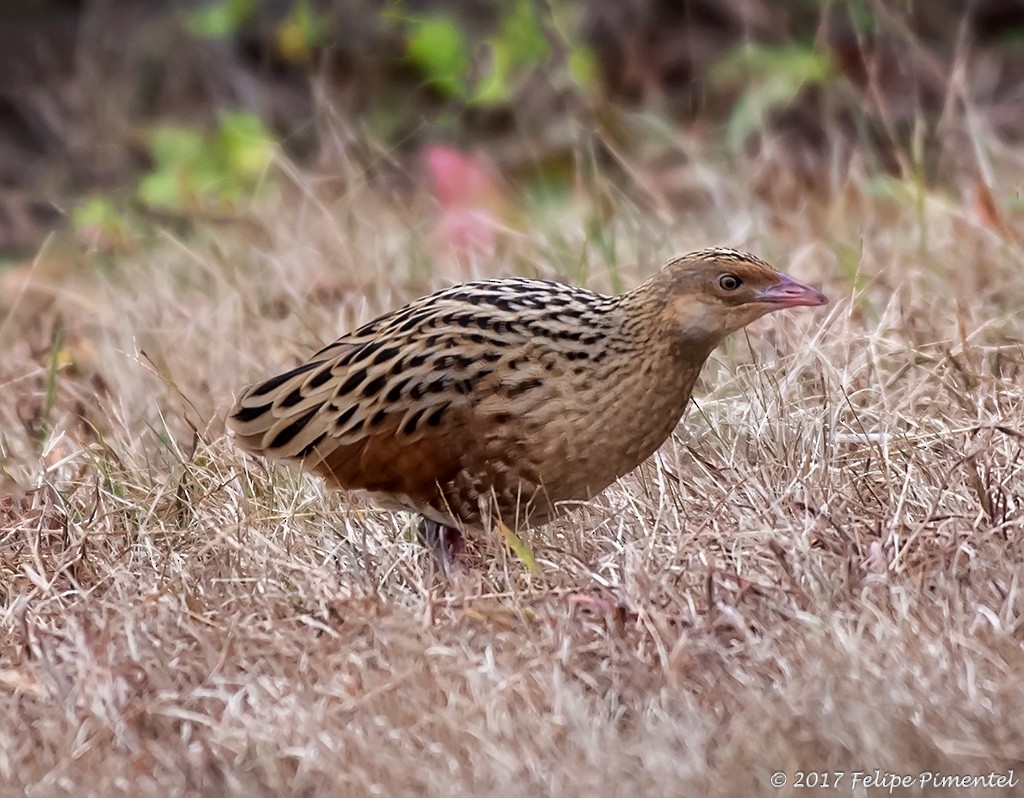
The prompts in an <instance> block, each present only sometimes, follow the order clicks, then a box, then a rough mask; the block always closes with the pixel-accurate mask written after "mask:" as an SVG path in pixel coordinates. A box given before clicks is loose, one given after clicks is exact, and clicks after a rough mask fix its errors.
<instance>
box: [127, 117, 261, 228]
mask: <svg viewBox="0 0 1024 798" xmlns="http://www.w3.org/2000/svg"><path fill="white" fill-rule="evenodd" d="M149 142H150V151H151V154H152V157H153V169H152V170H151V171H150V172H149V173H148V174H146V175H144V176H143V177H142V179H141V180H140V182H139V186H138V192H137V197H138V199H139V201H140V202H142V203H143V204H144V205H146V206H148V207H151V208H159V209H164V210H172V211H211V210H216V211H231V210H235V209H236V208H237V207H238V206H239V205H240V203H242V202H243V201H244V200H245V199H246V198H247V197H250V196H251V195H252V193H253V192H254V191H255V189H256V187H257V185H258V184H259V182H260V180H261V179H262V178H263V176H264V174H265V173H266V170H267V167H268V166H269V165H270V161H271V158H272V156H273V150H274V141H273V138H272V137H271V135H270V133H269V132H268V131H267V129H266V127H265V126H264V125H263V122H262V120H260V119H259V117H257V116H255V115H254V114H250V113H244V112H239V111H226V112H222V113H221V116H220V122H219V124H218V126H217V127H216V129H214V130H213V131H210V132H204V131H201V130H197V129H195V128H190V127H183V126H180V125H161V126H157V127H155V128H154V129H153V130H152V131H151V133H150V136H149Z"/></svg>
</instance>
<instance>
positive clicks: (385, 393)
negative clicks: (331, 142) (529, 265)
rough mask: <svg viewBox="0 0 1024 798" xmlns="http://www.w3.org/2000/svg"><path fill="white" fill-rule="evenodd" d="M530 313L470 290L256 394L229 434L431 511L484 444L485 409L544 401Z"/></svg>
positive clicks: (242, 406)
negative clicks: (504, 401)
mask: <svg viewBox="0 0 1024 798" xmlns="http://www.w3.org/2000/svg"><path fill="white" fill-rule="evenodd" d="M487 285H488V286H490V284H487ZM543 285H547V284H543ZM478 293H479V292H478ZM484 295H485V296H486V292H484ZM498 295H499V294H498V293H496V294H495V296H498ZM466 297H471V300H472V301H470V300H469V299H467V298H466ZM522 310H523V309H522V308H521V307H517V306H516V305H515V304H514V303H512V304H510V303H507V302H503V304H502V305H501V306H495V305H492V304H488V303H486V302H481V301H480V300H479V296H478V294H476V293H474V294H467V293H466V290H465V288H463V290H462V291H461V293H459V294H454V293H453V292H452V291H449V292H448V295H445V294H439V295H433V296H431V297H427V298H425V299H424V300H420V301H419V302H415V303H412V304H411V305H408V306H406V307H405V308H402V309H401V310H399V311H396V312H395V313H392V314H389V315H388V316H384V317H381V318H380V319H377V320H375V321H373V322H370V323H369V324H367V325H365V326H364V327H362V328H360V329H359V330H357V331H355V332H354V333H352V334H350V335H348V336H344V337H342V338H341V339H339V340H338V341H336V342H335V343H333V344H331V345H330V346H328V347H326V348H324V349H323V350H321V351H320V352H318V353H317V354H316V355H314V356H313V357H312V359H311V360H310V361H309V362H308V363H305V364H304V365H301V366H299V367H298V368H295V369H293V370H291V371H289V372H286V373H284V374H281V375H278V376H276V377H272V378H271V379H268V380H266V381H264V382H261V383H257V384H256V385H253V386H251V387H249V388H248V389H246V390H245V391H244V392H243V394H242V396H241V397H240V398H239V400H238V402H237V403H236V405H235V407H234V408H233V409H232V411H231V414H230V416H229V419H228V425H229V427H230V428H231V429H232V430H233V431H234V434H235V437H236V440H237V441H238V443H239V444H240V445H241V446H242V447H243V448H245V449H248V450H250V451H253V452H256V453H258V454H261V455H263V456H265V457H268V458H270V459H285V460H293V461H299V462H300V463H301V465H302V466H303V467H304V468H307V469H309V470H313V471H316V472H318V473H321V474H322V475H324V476H326V477H328V478H329V479H330V480H332V481H334V482H336V483H337V484H339V485H340V486H342V487H345V488H350V489H364V490H371V491H377V492H382V493H392V494H402V495H407V496H410V497H412V498H413V499H414V500H415V501H428V500H430V499H431V498H432V497H436V495H437V486H438V485H439V484H442V485H443V484H445V483H447V482H449V481H450V480H451V479H453V478H454V477H455V475H456V474H457V473H458V472H459V470H460V468H462V467H463V464H464V461H465V459H466V457H467V456H469V455H471V454H472V453H473V451H472V450H473V449H474V447H476V448H477V449H479V448H480V446H482V443H481V441H482V439H483V438H484V437H485V436H486V427H487V426H488V425H489V424H490V423H491V420H489V419H487V418H481V413H480V408H481V407H482V406H484V405H486V406H487V407H489V408H490V407H496V406H500V404H501V403H500V402H495V401H494V397H495V394H497V393H508V395H509V399H510V405H511V406H512V407H513V408H515V407H516V406H517V405H520V404H521V403H522V401H523V400H524V399H525V398H526V397H524V393H527V392H531V393H543V391H538V390H537V389H538V387H540V385H541V380H540V378H539V376H538V369H539V368H540V366H539V364H536V363H532V362H529V358H528V357H526V358H524V354H523V353H524V352H526V351H528V350H529V349H531V347H535V346H536V345H537V341H536V330H535V329H532V326H531V324H529V323H528V318H526V316H524V314H523V312H522ZM527 310H528V311H529V310H530V309H529V308H528V309H527ZM528 315H529V314H527V316H528ZM516 409H518V408H516ZM477 455H478V456H486V454H485V453H483V452H482V451H478V452H477Z"/></svg>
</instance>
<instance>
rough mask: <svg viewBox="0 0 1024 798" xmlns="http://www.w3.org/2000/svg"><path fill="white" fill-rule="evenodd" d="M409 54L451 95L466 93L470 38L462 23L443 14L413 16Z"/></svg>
mask: <svg viewBox="0 0 1024 798" xmlns="http://www.w3.org/2000/svg"><path fill="white" fill-rule="evenodd" d="M410 22H411V29H412V30H411V34H410V36H409V41H408V43H407V44H406V50H405V54H406V57H407V58H408V59H409V60H410V61H411V62H412V63H413V64H415V65H416V66H417V67H418V68H419V69H420V71H421V72H423V74H424V75H425V76H426V78H427V79H428V80H429V81H430V82H431V83H432V84H433V85H434V86H435V87H436V88H438V89H439V90H441V91H442V92H444V93H445V94H448V95H465V94H466V89H467V75H468V73H469V67H470V52H471V51H470V46H469V41H468V39H467V37H466V35H465V32H464V31H463V29H462V27H461V26H460V25H459V24H458V23H457V22H456V21H455V20H454V19H450V18H448V17H444V16H432V17H422V18H418V19H414V20H411V21H410Z"/></svg>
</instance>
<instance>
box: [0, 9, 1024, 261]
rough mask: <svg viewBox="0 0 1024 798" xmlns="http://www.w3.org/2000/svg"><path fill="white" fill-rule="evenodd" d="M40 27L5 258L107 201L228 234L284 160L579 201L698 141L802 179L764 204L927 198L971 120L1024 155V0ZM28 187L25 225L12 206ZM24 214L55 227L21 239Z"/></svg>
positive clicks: (14, 119) (170, 15)
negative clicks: (470, 158) (883, 180)
mask: <svg viewBox="0 0 1024 798" xmlns="http://www.w3.org/2000/svg"><path fill="white" fill-rule="evenodd" d="M19 8H20V10H19V11H17V12H11V13H9V14H7V15H6V17H5V19H4V23H5V24H4V25H0V52H4V53H5V54H6V55H5V56H4V57H6V58H7V59H8V61H9V62H10V63H11V65H12V66H11V68H9V69H7V71H6V73H5V74H6V75H7V77H8V80H7V81H6V82H0V156H2V157H0V186H3V187H4V188H5V189H15V191H14V192H11V191H7V192H6V195H0V251H3V249H4V248H5V247H9V246H10V245H11V242H15V243H17V242H19V241H25V240H29V241H31V240H33V236H34V240H35V241H36V242H38V241H39V240H41V237H42V235H45V228H46V227H47V226H53V225H55V224H57V223H59V222H60V221H61V217H60V214H59V212H55V210H54V209H60V208H64V207H69V206H70V207H75V206H76V205H79V206H81V207H79V210H77V211H75V212H74V213H73V215H72V222H73V223H74V224H75V225H76V226H78V225H84V226H86V227H89V228H90V229H95V228H96V227H97V226H100V227H102V226H103V224H104V223H105V222H103V219H104V218H105V217H107V216H109V213H108V212H109V210H110V208H109V206H105V205H103V204H100V203H97V202H96V201H94V200H92V199H89V198H90V197H94V195H95V196H121V197H124V196H130V197H131V199H132V201H134V202H137V203H138V204H139V205H140V206H142V207H144V208H149V209H153V210H157V211H169V212H172V213H178V214H190V213H204V214H208V213H211V212H214V213H231V212H232V211H234V210H236V209H237V208H239V207H240V206H242V205H244V204H245V203H246V202H248V201H249V199H250V198H251V197H253V196H254V195H255V190H256V188H257V187H258V186H259V185H260V184H261V181H263V180H264V175H265V174H266V171H267V165H268V163H269V162H270V160H271V155H272V154H273V153H274V152H275V151H277V150H278V149H279V150H280V151H281V152H282V153H283V154H284V155H285V156H286V157H287V158H290V159H294V160H296V161H298V162H299V163H305V164H310V163H315V164H316V165H317V168H321V169H327V170H331V169H334V168H335V167H337V166H338V164H337V162H332V160H331V159H332V158H337V157H339V155H340V154H342V153H343V155H341V156H340V157H342V158H351V157H353V156H355V157H361V156H367V157H368V158H369V159H370V160H373V161H374V164H375V166H374V167H373V169H374V171H373V178H374V179H377V178H378V177H381V176H384V177H387V175H388V173H389V171H390V172H391V173H392V174H393V173H394V172H395V171H402V170H406V169H407V167H408V165H409V164H410V163H414V162H415V161H414V159H416V158H420V157H421V155H422V152H423V151H424V148H426V147H428V146H429V145H430V144H432V143H436V142H438V141H444V142H445V143H448V144H451V145H453V146H458V147H462V148H464V149H472V148H479V149H480V150H482V151H486V153H487V155H488V157H489V158H491V159H493V161H494V166H495V167H496V169H497V171H498V172H500V173H501V174H502V176H504V177H505V178H507V179H508V180H509V181H510V182H511V183H513V184H515V185H517V186H519V187H524V184H527V183H528V184H529V185H530V186H537V185H541V186H544V187H545V191H547V192H548V193H553V195H554V196H559V197H560V196H563V195H564V192H565V191H566V190H568V187H571V186H573V185H576V184H577V183H576V181H579V180H580V179H581V178H582V179H583V180H584V184H586V183H585V181H586V180H587V179H588V177H587V175H593V174H597V173H598V172H599V171H600V172H607V173H609V174H611V175H614V174H616V170H620V171H619V172H618V173H617V174H618V175H619V177H620V178H621V180H622V183H623V184H627V183H630V182H636V181H637V180H639V179H642V178H643V175H642V173H641V172H639V171H636V170H630V169H629V168H626V169H622V167H623V166H626V165H627V164H628V162H629V160H630V159H631V158H634V157H637V156H639V157H642V158H643V159H647V160H648V162H655V161H656V160H657V159H658V158H659V157H661V156H664V155H666V151H667V150H670V149H671V148H672V147H673V141H676V142H677V143H678V138H677V135H678V131H679V130H680V129H683V130H686V131H689V132H692V133H693V134H694V135H698V136H702V137H703V143H705V144H707V145H708V146H709V147H711V148H712V149H713V150H714V149H716V148H718V153H719V154H720V155H721V156H722V157H729V158H748V157H751V156H759V155H760V156H763V155H765V154H766V153H771V155H772V157H774V158H779V159H782V161H783V162H782V163H781V164H780V165H779V169H778V170H777V171H776V172H771V171H770V170H769V171H767V172H764V173H763V174H765V175H766V177H765V178H764V180H763V181H762V183H761V184H760V185H761V186H762V187H764V190H766V191H774V190H775V186H778V185H781V184H782V182H788V183H789V184H792V185H799V186H800V187H801V190H806V191H818V190H823V188H824V189H825V190H827V188H828V186H827V180H828V178H827V177H826V176H827V175H828V174H830V171H829V168H827V167H826V166H823V165H824V164H830V163H831V164H835V163H836V160H835V159H836V158H837V157H838V158H844V157H848V156H849V154H851V153H853V152H858V153H859V154H860V155H861V156H862V158H861V160H862V161H863V163H865V164H866V168H867V169H868V171H870V172H880V173H889V174H894V175H896V176H897V177H898V178H899V179H901V180H909V181H913V182H915V184H917V185H918V186H919V187H923V186H926V185H929V184H932V183H934V182H935V181H937V180H945V181H947V182H952V178H953V177H954V176H955V175H956V173H957V170H959V169H961V168H963V167H962V164H963V163H964V162H965V161H966V160H968V159H970V157H971V153H972V152H975V151H977V148H976V147H974V146H973V145H974V144H975V143H976V142H971V141H967V140H966V139H967V138H968V137H969V136H974V135H976V134H974V133H969V132H967V130H966V128H967V126H966V125H963V124H958V122H959V118H958V115H959V114H961V109H962V108H965V107H969V108H972V109H973V110H972V113H974V114H977V116H978V119H979V120H980V121H979V122H978V126H977V127H976V129H977V130H985V131H986V132H988V131H991V132H992V133H994V134H995V135H997V136H1001V137H1005V138H1007V139H1008V140H1010V141H1012V140H1015V139H1020V138H1024V95H1021V93H1020V91H1019V87H1020V85H1021V84H1022V82H1024V48H1022V47H1021V46H1020V42H1021V41H1024V6H1022V5H1021V4H1020V2H1019V0H973V2H972V3H970V4H964V3H963V2H961V0H931V2H929V3H921V2H917V3H906V2H894V3H890V2H885V0H736V2H733V3H727V4H723V3H721V2H718V0H678V1H677V0H387V1H386V2H385V1H383V0H185V2H182V3H176V4H159V3H143V4H139V3H137V2H136V0H107V1H106V2H104V3H86V2H81V0H70V1H69V0H36V1H35V2H33V3H31V4H22V6H20V7H19ZM975 63H979V64H980V65H981V66H980V68H978V69H974V68H973V66H974V64H975ZM0 65H2V64H0ZM15 65H16V68H15ZM951 100H953V101H954V102H951ZM637 112H638V113H637ZM942 120H945V121H944V122H943V121H942ZM951 120H952V121H951ZM766 142H767V143H768V146H764V145H765V143H766ZM374 153H376V155H373V154H374ZM381 153H387V157H385V158H381V157H380V154H381ZM677 155H678V153H677ZM787 157H788V160H786V159H787ZM396 167H397V169H396ZM969 167H970V168H977V164H973V163H972V164H969ZM340 171H344V170H341V169H335V172H340ZM835 173H836V172H835V170H834V169H833V170H832V171H831V174H835ZM772 174H776V175H778V174H782V175H784V176H785V177H786V181H779V180H777V179H775V178H773V177H771V176H770V175H772ZM655 177H657V178H658V179H661V178H665V179H666V180H667V178H668V176H667V174H665V173H664V172H663V170H662V171H659V174H657V175H655ZM790 178H792V179H790ZM527 190H530V188H529V187H527ZM753 190H754V191H758V190H761V189H760V188H758V187H757V186H754V187H753ZM19 191H20V192H22V193H23V194H26V195H28V196H29V200H28V203H29V210H28V211H24V210H23V209H22V208H20V207H18V208H13V209H12V208H11V207H10V204H11V203H12V202H18V201H21V200H20V199H11V197H12V196H13V197H17V196H19V195H18V192H19ZM666 196H667V195H666ZM676 196H678V197H684V196H688V197H690V199H691V200H692V199H693V197H694V196H695V195H694V194H693V193H692V192H689V193H687V192H685V191H680V192H678V193H677V194H676ZM76 198H77V201H76ZM83 199H84V202H83ZM26 218H30V219H38V220H40V221H39V224H38V229H37V230H36V231H34V232H33V231H32V228H31V225H26V224H24V223H22V222H20V221H12V220H23V219H26ZM83 220H85V221H83ZM26 231H27V232H26Z"/></svg>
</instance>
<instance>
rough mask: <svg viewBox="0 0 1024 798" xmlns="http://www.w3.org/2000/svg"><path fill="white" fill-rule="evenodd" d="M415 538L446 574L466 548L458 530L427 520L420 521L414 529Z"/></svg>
mask: <svg viewBox="0 0 1024 798" xmlns="http://www.w3.org/2000/svg"><path fill="white" fill-rule="evenodd" d="M416 536H417V537H418V538H419V539H420V542H421V543H422V544H423V545H424V546H426V547H427V548H428V549H430V551H431V553H432V554H433V555H434V557H436V558H437V561H438V562H439V563H441V567H442V568H443V569H444V572H445V573H446V574H447V573H449V572H450V571H451V567H452V564H453V563H454V562H455V560H456V558H457V557H458V556H459V554H461V553H462V551H463V549H465V548H466V542H465V541H464V540H463V539H462V533H461V532H460V531H459V530H458V529H456V528H455V527H451V526H445V525H444V524H439V523H438V522H437V521H432V520H430V519H429V518H424V519H422V520H421V521H420V523H419V526H417V527H416Z"/></svg>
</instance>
